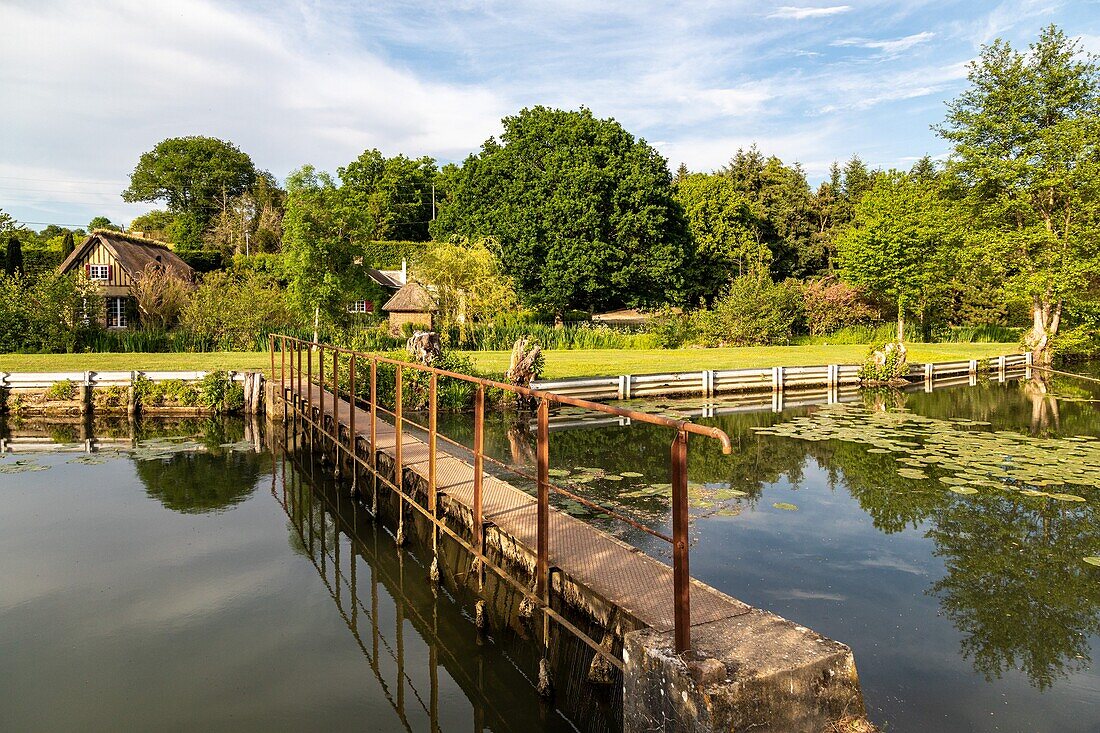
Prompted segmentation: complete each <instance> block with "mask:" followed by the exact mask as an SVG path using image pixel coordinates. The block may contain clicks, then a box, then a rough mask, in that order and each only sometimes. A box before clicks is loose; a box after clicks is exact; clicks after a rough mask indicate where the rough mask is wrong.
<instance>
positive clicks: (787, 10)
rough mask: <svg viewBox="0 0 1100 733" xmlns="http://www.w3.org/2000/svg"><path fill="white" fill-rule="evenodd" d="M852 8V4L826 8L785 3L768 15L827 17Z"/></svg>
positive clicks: (797, 17) (794, 17) (777, 16)
mask: <svg viewBox="0 0 1100 733" xmlns="http://www.w3.org/2000/svg"><path fill="white" fill-rule="evenodd" d="M851 9H852V6H851V5H831V6H829V7H824V8H802V7H795V6H793V5H783V6H780V7H778V8H776V9H775V10H774V11H773V12H771V13H770V14H769V15H768V17H769V18H789V19H792V20H805V19H806V18H825V17H827V16H830V15H839V14H840V13H847V12H848V11H849V10H851Z"/></svg>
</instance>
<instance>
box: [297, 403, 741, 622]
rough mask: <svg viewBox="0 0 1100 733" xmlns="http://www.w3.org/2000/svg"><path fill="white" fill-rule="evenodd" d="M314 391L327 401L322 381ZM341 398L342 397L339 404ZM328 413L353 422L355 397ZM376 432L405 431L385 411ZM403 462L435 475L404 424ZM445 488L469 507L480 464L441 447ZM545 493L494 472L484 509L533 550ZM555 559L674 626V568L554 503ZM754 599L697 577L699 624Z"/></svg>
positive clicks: (359, 415)
mask: <svg viewBox="0 0 1100 733" xmlns="http://www.w3.org/2000/svg"><path fill="white" fill-rule="evenodd" d="M308 396H309V399H310V401H311V402H312V404H313V405H314V406H315V407H316V406H318V405H319V399H320V387H318V386H317V385H311V387H310V389H309V392H308ZM334 402H335V404H334ZM355 409H356V413H355V431H356V433H358V434H359V436H361V438H365V439H366V440H365V442H368V443H369V436H370V413H369V411H367V410H364V409H363V408H361V407H357V408H355ZM325 413H326V414H327V415H328V416H330V417H333V416H335V417H336V419H337V421H338V422H339V423H340V424H342V425H344V426H345V427H346V426H347V425H348V417H349V416H350V405H349V403H348V402H347V400H345V399H340V400H339V401H334V400H333V398H332V393H331V392H330V391H328V390H326V391H325ZM375 432H376V435H377V442H378V447H377V450H378V452H380V453H382V454H385V455H386V456H389V457H390V458H394V456H395V454H396V444H397V439H396V436H397V433H396V431H395V430H394V426H393V425H392V424H391V423H389V422H387V421H385V420H383V419H382V417H381V415H379V417H378V419H377V422H376V428H375ZM401 448H402V450H401V453H402V463H403V464H404V466H405V469H406V470H408V471H412V472H414V473H416V474H417V475H418V476H420V477H421V478H423V479H424V480H425V481H427V478H428V445H427V443H425V442H424V441H422V440H420V438H418V437H417V436H416V435H414V434H413V433H412V432H410V431H409V430H404V431H403V437H402V446H401ZM436 486H437V490H438V491H439V492H440V493H442V494H446V495H447V496H449V497H450V498H451V499H452V500H454V501H457V502H459V503H461V504H463V505H464V506H466V507H467V508H472V506H473V486H474V468H473V466H472V465H471V464H470V463H468V462H467V461H465V460H463V459H462V458H460V457H457V456H454V455H451V454H449V453H447V452H444V450H443V446H442V444H441V445H440V446H438V447H437V451H436ZM536 515H537V501H536V499H535V498H534V497H532V496H531V495H529V494H527V493H526V492H524V491H522V490H520V489H518V488H516V487H515V486H513V485H511V484H509V483H507V482H506V481H503V480H501V479H499V478H497V477H496V476H493V475H492V474H490V473H485V474H484V476H483V478H482V516H483V518H484V519H485V521H487V522H491V523H492V524H493V525H495V526H496V527H497V528H499V529H500V530H501V531H503V532H505V533H507V534H508V535H510V536H512V537H513V538H515V539H516V540H517V541H518V542H519V543H521V544H522V545H524V546H525V547H526V548H527V550H528V551H529V552H530V553H531V554H532V555H533V554H534V553H535V546H536V526H537V525H536V522H537V516H536ZM548 544H549V559H550V564H551V565H552V566H556V567H558V568H560V569H561V571H562V573H563V574H564V575H566V576H567V577H569V578H570V579H572V580H573V581H574V582H577V583H579V584H581V585H583V586H584V587H586V588H588V589H589V590H590V591H592V592H593V593H596V594H597V595H599V596H601V597H602V598H605V599H607V600H608V601H610V602H612V603H614V604H615V605H616V606H618V607H619V608H621V609H623V610H624V611H626V612H627V613H629V614H630V615H631V616H633V617H634V618H636V619H637V620H638V621H640V622H641V623H643V624H645V625H646V626H649V627H650V628H653V629H657V630H659V631H669V630H671V629H672V627H673V584H672V568H671V567H669V566H668V565H666V564H665V563H663V562H660V561H659V560H657V559H655V558H652V557H650V556H648V555H646V554H644V553H643V552H642V551H640V550H638V549H637V548H634V547H632V546H630V545H628V544H626V543H625V542H622V541H620V540H618V539H616V538H614V537H612V536H611V535H609V534H607V533H606V532H603V531H601V530H600V529H598V528H596V527H593V526H592V525H589V524H587V523H585V522H583V521H581V520H579V519H576V518H575V517H572V516H570V515H568V514H566V513H565V512H562V511H559V510H557V509H555V508H553V507H551V509H550V537H549V543H548ZM749 610H750V606H748V605H747V604H745V603H742V602H741V601H738V600H737V599H735V598H731V597H730V596H727V595H726V594H724V593H721V592H719V591H717V590H715V589H714V588H711V587H710V586H708V585H706V584H704V583H701V582H699V581H697V580H694V579H693V580H692V584H691V623H692V625H693V626H695V625H698V624H703V623H709V622H712V621H718V620H720V619H724V618H730V617H732V616H739V615H741V614H743V613H747V612H748V611H749Z"/></svg>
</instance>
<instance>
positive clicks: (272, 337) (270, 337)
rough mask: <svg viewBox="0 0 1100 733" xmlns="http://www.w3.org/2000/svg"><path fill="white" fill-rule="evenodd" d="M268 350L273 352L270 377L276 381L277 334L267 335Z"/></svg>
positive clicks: (270, 352)
mask: <svg viewBox="0 0 1100 733" xmlns="http://www.w3.org/2000/svg"><path fill="white" fill-rule="evenodd" d="M267 351H268V353H269V354H271V372H270V374H271V376H270V377H269V378H270V379H271V381H272V382H274V381H275V334H274V333H269V334H268V335H267Z"/></svg>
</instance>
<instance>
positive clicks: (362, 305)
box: [348, 300, 374, 313]
mask: <svg viewBox="0 0 1100 733" xmlns="http://www.w3.org/2000/svg"><path fill="white" fill-rule="evenodd" d="M373 311H374V303H372V302H371V301H369V300H353V301H352V302H350V303H348V313H371V312H373Z"/></svg>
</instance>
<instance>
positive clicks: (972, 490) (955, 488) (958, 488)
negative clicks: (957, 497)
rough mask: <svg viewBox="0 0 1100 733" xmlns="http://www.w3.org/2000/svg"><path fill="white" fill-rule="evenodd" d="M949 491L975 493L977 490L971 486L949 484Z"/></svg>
mask: <svg viewBox="0 0 1100 733" xmlns="http://www.w3.org/2000/svg"><path fill="white" fill-rule="evenodd" d="M948 490H949V491H953V492H955V493H956V494H964V495H965V494H977V493H978V490H977V489H975V488H974V487H973V486H951V487H950V488H949V489H948Z"/></svg>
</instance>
